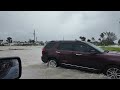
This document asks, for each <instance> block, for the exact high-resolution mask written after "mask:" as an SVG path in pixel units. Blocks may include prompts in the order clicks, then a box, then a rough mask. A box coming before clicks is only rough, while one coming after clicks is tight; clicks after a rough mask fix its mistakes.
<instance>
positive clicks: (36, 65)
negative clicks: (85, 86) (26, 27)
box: [0, 46, 107, 79]
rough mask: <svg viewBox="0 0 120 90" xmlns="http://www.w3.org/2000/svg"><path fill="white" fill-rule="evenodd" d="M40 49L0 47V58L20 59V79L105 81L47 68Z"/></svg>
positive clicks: (31, 47)
mask: <svg viewBox="0 0 120 90" xmlns="http://www.w3.org/2000/svg"><path fill="white" fill-rule="evenodd" d="M42 48H43V47H42V46H27V47H26V46H10V47H8V46H1V47H0V57H9V56H19V57H20V58H21V60H22V67H23V68H22V76H21V79H107V77H106V76H104V75H102V74H93V73H88V72H84V71H80V70H76V69H66V68H62V67H57V68H49V67H47V65H46V64H44V63H43V62H42V61H41V50H42ZM14 49H19V50H14Z"/></svg>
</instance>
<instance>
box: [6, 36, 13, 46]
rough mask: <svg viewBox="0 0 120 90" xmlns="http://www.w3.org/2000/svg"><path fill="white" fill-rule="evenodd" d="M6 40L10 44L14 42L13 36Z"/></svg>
mask: <svg viewBox="0 0 120 90" xmlns="http://www.w3.org/2000/svg"><path fill="white" fill-rule="evenodd" d="M6 41H7V42H8V43H9V46H10V43H12V38H11V37H7V40H6Z"/></svg>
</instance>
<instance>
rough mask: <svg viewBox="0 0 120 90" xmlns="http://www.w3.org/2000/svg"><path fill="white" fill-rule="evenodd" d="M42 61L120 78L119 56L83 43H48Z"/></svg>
mask: <svg viewBox="0 0 120 90" xmlns="http://www.w3.org/2000/svg"><path fill="white" fill-rule="evenodd" d="M41 58H42V61H43V62H44V63H48V65H49V66H52V67H57V66H59V65H65V66H71V67H77V68H83V69H89V70H91V71H99V72H100V73H103V74H105V75H107V76H108V77H110V78H113V79H118V78H120V54H117V53H110V52H108V51H104V50H102V49H101V48H99V47H97V46H95V45H93V44H91V43H88V42H83V41H50V42H49V43H48V44H47V45H46V46H45V47H44V48H43V50H42V57H41Z"/></svg>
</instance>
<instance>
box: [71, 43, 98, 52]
mask: <svg viewBox="0 0 120 90" xmlns="http://www.w3.org/2000/svg"><path fill="white" fill-rule="evenodd" d="M77 44H78V45H86V46H87V47H88V48H91V50H92V49H93V50H95V52H96V53H100V52H99V51H98V50H97V49H95V48H93V47H91V46H90V45H88V44H86V43H82V42H76V43H74V44H73V51H76V52H83V53H90V52H89V51H90V49H89V50H88V52H85V51H78V50H75V49H74V45H77Z"/></svg>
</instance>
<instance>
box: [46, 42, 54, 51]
mask: <svg viewBox="0 0 120 90" xmlns="http://www.w3.org/2000/svg"><path fill="white" fill-rule="evenodd" d="M55 44H56V43H55V42H50V43H48V44H47V45H46V46H45V48H46V49H50V48H53V46H54V45H55Z"/></svg>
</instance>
